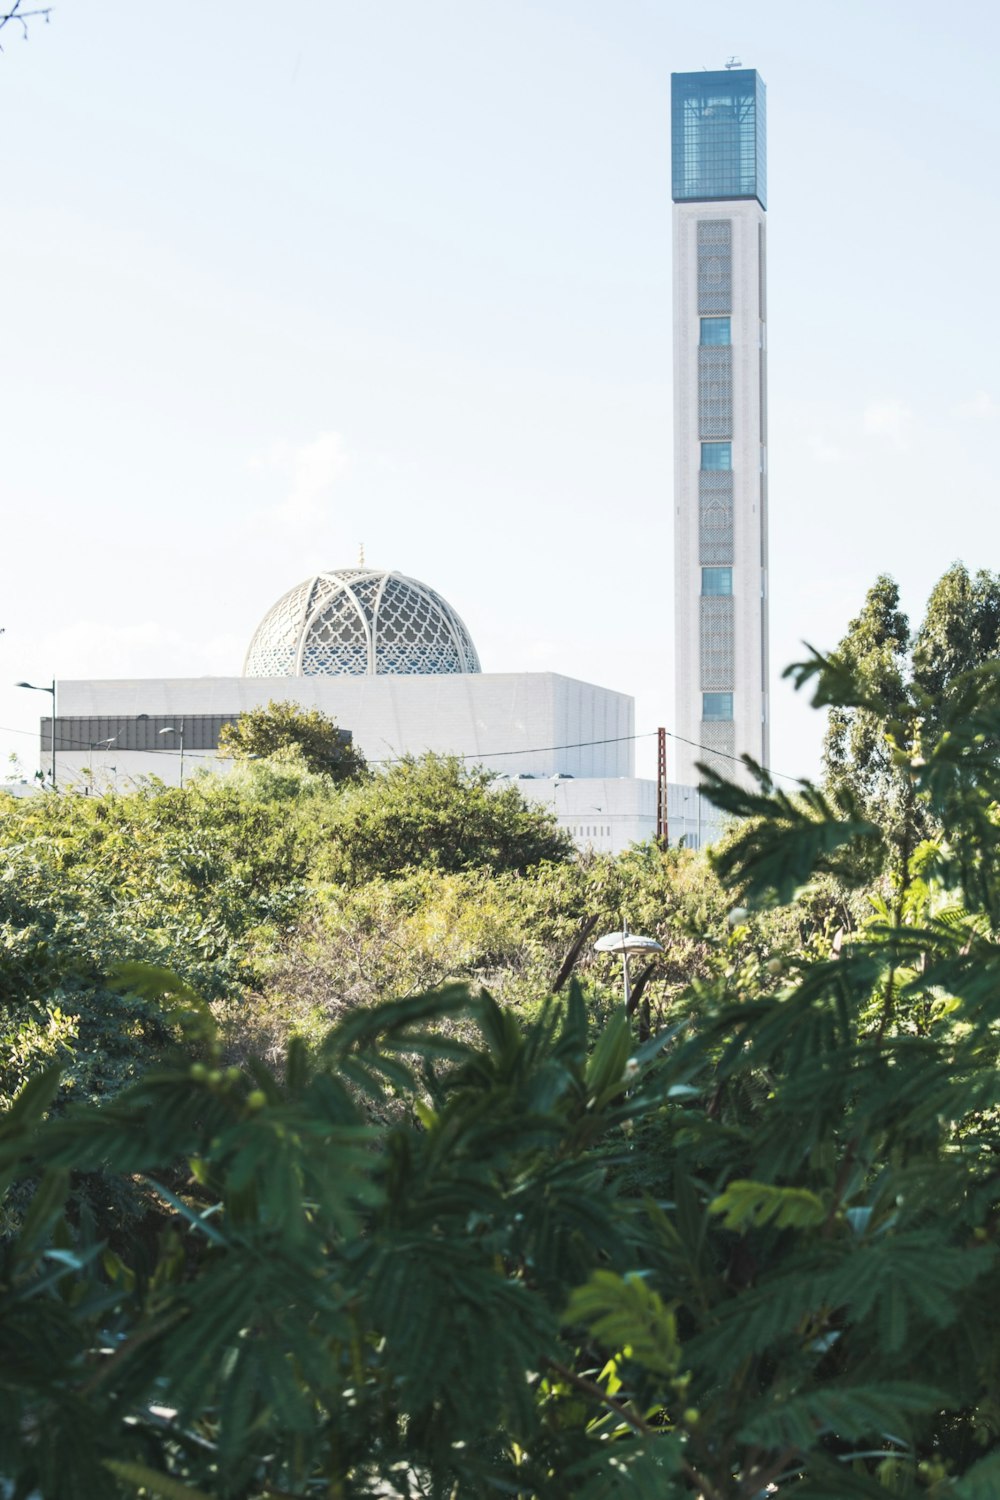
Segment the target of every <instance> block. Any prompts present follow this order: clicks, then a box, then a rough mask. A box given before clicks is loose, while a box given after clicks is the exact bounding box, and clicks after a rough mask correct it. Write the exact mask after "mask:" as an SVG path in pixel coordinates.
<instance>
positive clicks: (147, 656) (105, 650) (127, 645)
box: [33, 619, 246, 680]
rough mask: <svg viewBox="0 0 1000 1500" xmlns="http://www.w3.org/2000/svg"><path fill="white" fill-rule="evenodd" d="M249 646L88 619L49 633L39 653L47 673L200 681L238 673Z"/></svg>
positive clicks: (148, 623) (171, 629)
mask: <svg viewBox="0 0 1000 1500" xmlns="http://www.w3.org/2000/svg"><path fill="white" fill-rule="evenodd" d="M245 645H246V643H245V642H244V641H242V640H239V639H237V638H236V637H235V636H234V635H215V636H212V637H208V638H203V637H200V636H198V635H197V634H190V633H188V632H187V631H185V630H184V629H183V628H177V626H175V625H173V624H169V623H163V622H159V621H154V620H135V621H128V622H124V621H122V622H114V621H106V620H87V619H83V620H74V621H71V622H70V623H68V624H66V625H64V626H61V627H59V628H57V629H56V630H53V631H49V632H48V633H46V634H45V635H43V636H42V637H41V638H40V639H39V640H38V641H37V642H35V643H34V644H33V654H34V656H35V657H36V658H37V660H38V662H39V663H40V664H41V665H43V666H45V667H46V669H47V668H48V664H49V663H51V662H58V664H59V665H58V676H60V677H66V678H74V677H75V678H85V677H97V678H102V677H156V676H172V677H177V676H192V677H194V676H202V675H205V674H212V673H226V672H228V673H235V672H237V671H238V670H239V668H240V665H241V663H242V658H243V651H244V650H245ZM41 680H44V677H43V678H42V679H41Z"/></svg>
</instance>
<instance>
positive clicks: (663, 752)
mask: <svg viewBox="0 0 1000 1500" xmlns="http://www.w3.org/2000/svg"><path fill="white" fill-rule="evenodd" d="M656 751H657V754H656V842H657V843H658V844H659V845H660V848H661V849H666V847H667V844H668V842H669V840H668V829H667V731H666V730H665V729H658V730H657V731H656Z"/></svg>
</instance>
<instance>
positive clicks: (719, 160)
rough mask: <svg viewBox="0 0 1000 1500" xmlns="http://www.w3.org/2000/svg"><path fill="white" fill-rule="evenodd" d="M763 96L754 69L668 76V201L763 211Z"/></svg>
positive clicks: (764, 169)
mask: <svg viewBox="0 0 1000 1500" xmlns="http://www.w3.org/2000/svg"><path fill="white" fill-rule="evenodd" d="M765 96H766V90H765V88H764V80H763V79H762V78H761V76H760V74H759V73H758V72H757V70H756V69H755V68H733V69H723V70H722V71H720V72H718V73H707V72H706V73H672V74H671V75H670V115H671V155H672V161H673V199H674V202H675V203H691V202H699V201H702V200H708V201H711V200H713V199H719V198H756V199H757V201H758V203H759V204H760V206H761V208H766V207H767V133H766V102H765Z"/></svg>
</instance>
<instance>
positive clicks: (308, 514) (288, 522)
mask: <svg viewBox="0 0 1000 1500" xmlns="http://www.w3.org/2000/svg"><path fill="white" fill-rule="evenodd" d="M348 466H349V460H348V457H347V451H346V448H345V445H344V439H343V438H342V437H341V435H340V433H339V432H322V433H320V435H319V437H317V438H314V439H313V441H312V442H310V443H302V444H301V445H299V446H298V447H294V446H293V445H292V444H290V443H278V444H276V445H275V446H274V447H273V448H271V449H269V450H268V451H267V452H266V453H262V454H257V455H255V456H254V458H252V459H251V468H254V469H273V470H276V471H277V472H278V473H279V474H281V475H282V476H283V479H284V484H285V485H286V489H285V494H284V497H283V499H281V500H280V501H279V502H278V504H277V505H272V506H268V507H267V508H266V509H265V510H264V511H263V512H262V519H265V520H267V521H271V522H274V523H277V524H280V525H284V526H305V525H315V524H317V523H318V522H324V521H326V520H327V518H328V516H329V509H330V501H331V499H332V497H333V492H334V490H335V488H336V486H337V484H338V483H339V481H340V480H341V478H342V477H343V475H344V474H345V473H346V471H347V469H348Z"/></svg>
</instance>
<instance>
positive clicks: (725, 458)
mask: <svg viewBox="0 0 1000 1500" xmlns="http://www.w3.org/2000/svg"><path fill="white" fill-rule="evenodd" d="M701 466H702V468H703V469H709V470H718V469H731V468H732V467H733V445H732V443H702V445H701Z"/></svg>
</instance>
